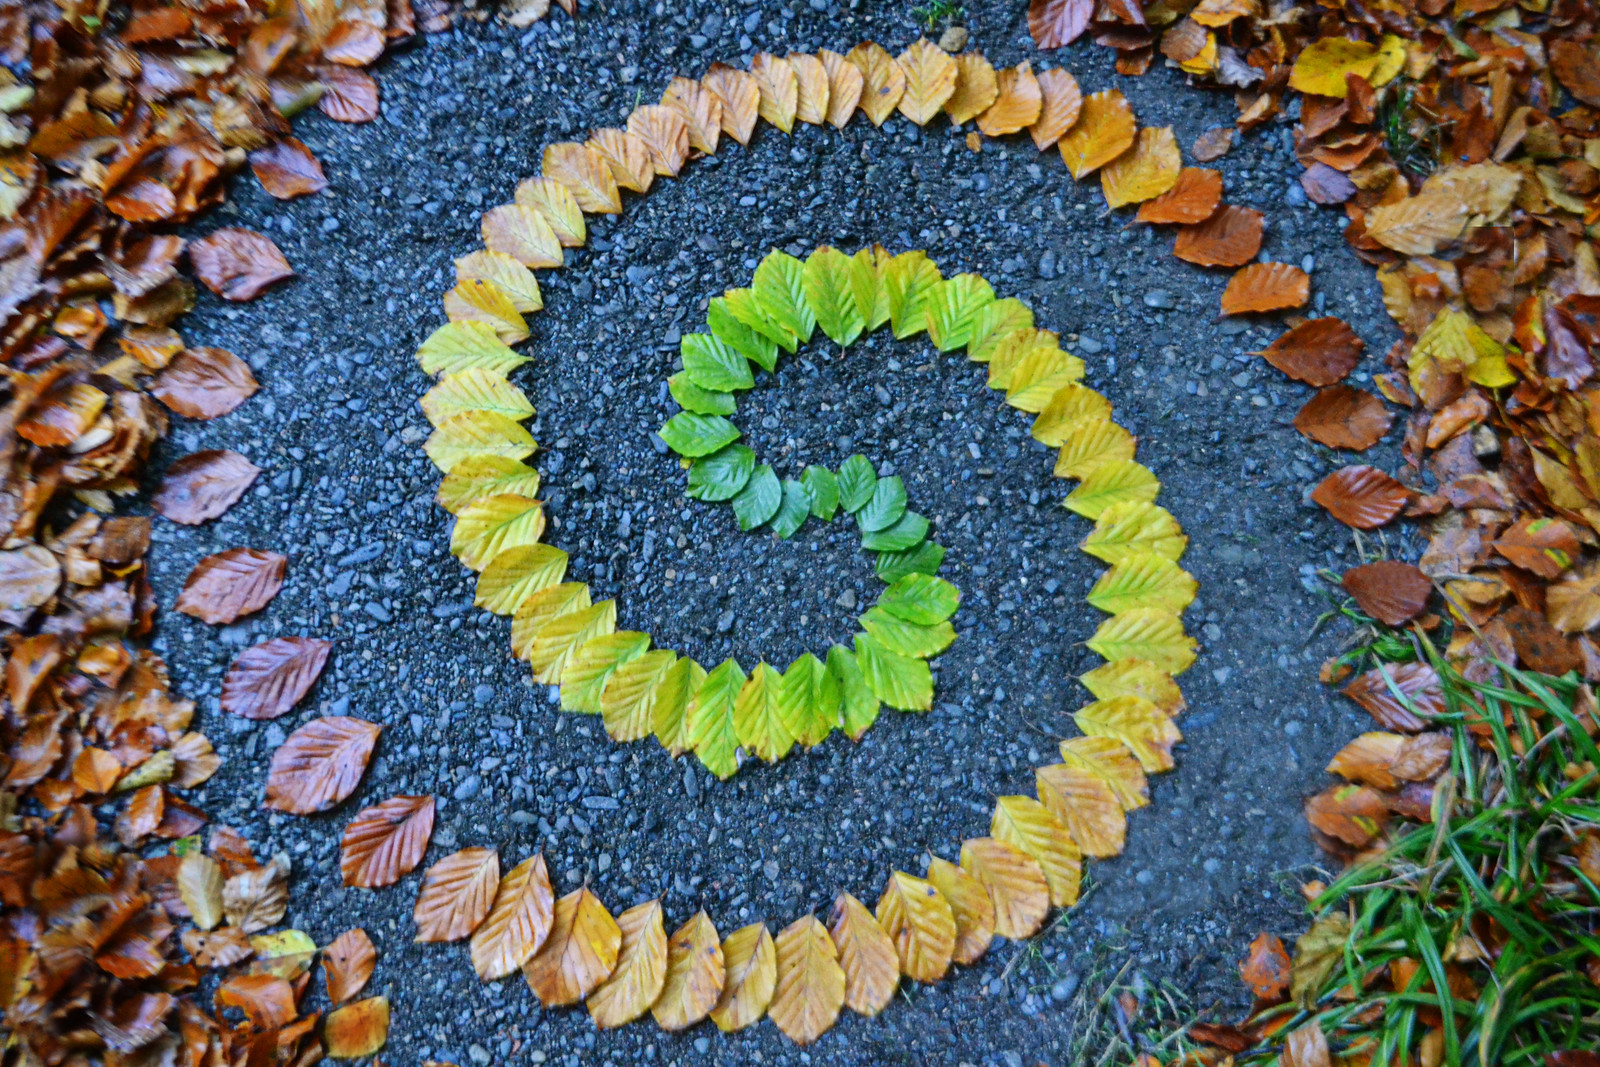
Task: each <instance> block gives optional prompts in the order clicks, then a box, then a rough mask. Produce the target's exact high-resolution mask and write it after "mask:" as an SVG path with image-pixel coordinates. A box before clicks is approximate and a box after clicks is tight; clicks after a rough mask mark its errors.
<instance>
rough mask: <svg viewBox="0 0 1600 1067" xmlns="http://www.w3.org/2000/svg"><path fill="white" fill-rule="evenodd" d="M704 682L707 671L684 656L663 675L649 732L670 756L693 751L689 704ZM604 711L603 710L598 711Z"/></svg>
mask: <svg viewBox="0 0 1600 1067" xmlns="http://www.w3.org/2000/svg"><path fill="white" fill-rule="evenodd" d="M705 680H706V669H705V668H704V667H702V666H700V664H698V663H696V662H695V661H694V660H692V659H690V658H689V657H687V656H685V657H684V658H683V659H680V660H679V661H678V662H676V663H674V664H673V665H672V667H671V668H670V669H668V671H667V673H666V674H664V675H662V677H661V681H660V682H659V683H657V685H656V691H655V695H654V697H652V700H653V701H654V704H655V707H654V708H653V710H652V718H651V729H652V730H653V731H654V733H655V735H656V740H657V741H660V742H661V745H662V747H663V748H665V749H666V750H667V751H668V752H669V753H670V754H672V755H674V756H681V755H683V754H684V753H685V752H688V751H690V750H691V749H693V748H694V741H693V739H692V738H691V737H690V736H689V716H688V714H687V713H688V710H689V701H691V700H693V699H694V695H695V693H696V692H698V691H699V689H700V683H702V682H704V681H705ZM601 710H602V711H604V709H603V708H602V709H601Z"/></svg>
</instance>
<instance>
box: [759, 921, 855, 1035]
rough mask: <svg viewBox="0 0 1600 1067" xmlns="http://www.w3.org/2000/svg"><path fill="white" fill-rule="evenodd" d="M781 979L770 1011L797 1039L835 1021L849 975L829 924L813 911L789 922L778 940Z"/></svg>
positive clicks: (820, 1031) (821, 1031) (817, 1032)
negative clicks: (828, 927) (842, 966)
mask: <svg viewBox="0 0 1600 1067" xmlns="http://www.w3.org/2000/svg"><path fill="white" fill-rule="evenodd" d="M774 948H775V953H776V956H777V983H776V986H775V988H774V990H773V995H772V1003H771V1004H769V1005H768V1006H767V1015H768V1017H770V1018H771V1019H772V1021H773V1023H774V1024H775V1025H776V1026H777V1027H778V1029H779V1030H781V1031H783V1033H784V1036H786V1037H788V1038H789V1040H791V1041H793V1042H794V1043H795V1044H797V1045H801V1046H804V1045H809V1044H811V1043H812V1042H813V1041H815V1040H816V1039H817V1038H819V1037H821V1036H822V1035H823V1034H825V1033H827V1032H828V1030H829V1029H831V1028H832V1027H833V1024H834V1023H835V1022H837V1021H838V1019H839V1009H840V1008H842V1007H843V1006H844V995H845V994H844V990H845V975H844V970H843V968H841V967H840V966H839V959H838V950H837V949H836V948H835V947H834V944H833V939H832V938H831V937H829V936H828V930H827V927H825V926H823V925H822V923H821V922H820V921H819V920H818V919H817V917H816V916H815V915H806V916H803V917H801V918H799V919H796V920H795V921H794V922H792V923H790V924H789V925H788V926H787V927H785V928H784V929H783V931H782V932H781V933H779V934H778V936H777V939H776V941H775V942H774Z"/></svg>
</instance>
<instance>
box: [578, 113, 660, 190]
mask: <svg viewBox="0 0 1600 1067" xmlns="http://www.w3.org/2000/svg"><path fill="white" fill-rule="evenodd" d="M585 144H586V146H587V147H589V148H591V149H593V150H594V152H595V154H596V155H598V156H599V157H600V158H601V160H603V161H604V162H605V165H606V167H607V168H608V169H610V171H611V178H612V180H613V181H615V182H616V183H617V185H618V186H619V187H620V188H623V189H631V190H632V191H633V192H636V193H648V192H649V191H650V186H651V185H652V184H654V182H655V180H656V167H655V163H653V162H652V161H651V158H650V149H649V148H648V147H647V146H646V145H645V143H644V141H642V140H640V139H639V138H638V137H636V136H635V135H634V134H631V133H629V132H628V131H627V130H618V129H613V128H610V127H608V128H606V129H603V130H596V131H594V136H592V137H590V138H589V140H588V141H587V142H585ZM619 195H620V194H619Z"/></svg>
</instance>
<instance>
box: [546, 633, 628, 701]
mask: <svg viewBox="0 0 1600 1067" xmlns="http://www.w3.org/2000/svg"><path fill="white" fill-rule="evenodd" d="M649 648H650V635H649V634H645V633H639V632H638V631H636V630H618V631H616V632H615V633H602V634H597V635H596V636H594V637H591V638H589V639H588V640H587V641H585V642H583V643H582V644H581V645H579V646H578V648H577V651H575V652H574V653H573V654H572V656H571V658H570V659H569V660H568V661H567V663H566V666H564V667H562V668H561V673H560V677H561V710H562V711H576V712H582V713H583V714H585V715H599V714H600V699H601V694H602V693H603V692H604V691H605V688H606V683H607V682H609V681H610V680H611V678H612V676H613V675H615V674H616V672H617V671H618V670H619V669H620V668H622V667H623V666H624V665H625V664H628V663H631V662H632V661H634V660H636V659H638V658H639V657H640V656H643V655H644V654H645V653H646V652H647V651H648V650H649Z"/></svg>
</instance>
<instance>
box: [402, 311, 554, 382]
mask: <svg viewBox="0 0 1600 1067" xmlns="http://www.w3.org/2000/svg"><path fill="white" fill-rule="evenodd" d="M417 361H418V362H419V363H421V364H422V369H423V371H424V372H426V373H428V374H455V373H457V372H459V371H464V370H468V369H469V368H472V367H479V368H482V369H483V370H486V371H488V372H490V373H491V374H499V375H506V374H510V373H511V372H512V371H514V370H516V369H517V368H518V367H520V366H522V365H523V364H524V363H526V362H528V357H527V356H519V355H517V354H516V353H515V352H513V351H511V349H510V348H508V347H507V346H506V343H505V342H504V341H502V340H500V338H499V337H498V336H496V334H495V332H494V328H493V327H491V326H488V325H486V324H484V323H481V322H452V323H448V324H446V325H444V326H441V327H439V328H438V329H437V330H434V331H433V333H431V334H429V335H428V339H427V340H426V341H424V342H422V347H421V348H418V349H417Z"/></svg>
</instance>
